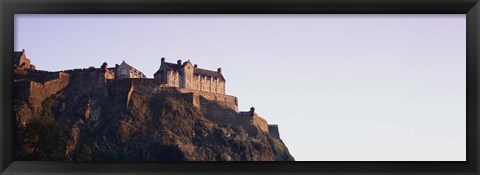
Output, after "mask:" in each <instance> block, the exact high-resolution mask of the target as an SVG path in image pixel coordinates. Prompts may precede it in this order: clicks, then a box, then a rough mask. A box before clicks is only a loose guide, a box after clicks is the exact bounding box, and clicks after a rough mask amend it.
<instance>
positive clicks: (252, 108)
mask: <svg viewBox="0 0 480 175" xmlns="http://www.w3.org/2000/svg"><path fill="white" fill-rule="evenodd" d="M250 113H251V114H252V115H253V114H255V108H254V107H253V106H252V107H251V108H250Z"/></svg>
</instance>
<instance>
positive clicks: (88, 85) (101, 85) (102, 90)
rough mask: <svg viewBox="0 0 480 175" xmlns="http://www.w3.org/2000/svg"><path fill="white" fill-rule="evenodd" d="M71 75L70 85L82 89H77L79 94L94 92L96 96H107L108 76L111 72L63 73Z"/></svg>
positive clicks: (92, 70) (71, 71) (99, 70)
mask: <svg viewBox="0 0 480 175" xmlns="http://www.w3.org/2000/svg"><path fill="white" fill-rule="evenodd" d="M62 72H63V73H67V74H70V83H71V84H72V86H74V87H81V88H78V89H76V91H77V92H78V93H79V94H84V93H91V92H94V94H95V95H102V96H106V95H107V86H106V85H107V80H108V79H107V77H106V76H107V75H108V74H109V72H110V71H104V70H101V69H96V68H90V69H73V70H67V71H62Z"/></svg>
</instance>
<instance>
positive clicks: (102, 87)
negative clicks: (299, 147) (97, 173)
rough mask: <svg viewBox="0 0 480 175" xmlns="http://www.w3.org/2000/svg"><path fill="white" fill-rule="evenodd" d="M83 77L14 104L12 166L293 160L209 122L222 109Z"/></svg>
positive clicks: (271, 145)
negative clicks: (43, 162) (30, 162)
mask: <svg viewBox="0 0 480 175" xmlns="http://www.w3.org/2000/svg"><path fill="white" fill-rule="evenodd" d="M82 79H84V78H82V77H81V76H71V77H70V84H69V85H68V86H67V87H65V88H64V89H63V90H61V91H59V92H58V93H56V94H54V95H52V96H50V97H48V98H46V99H45V100H43V101H41V102H38V100H37V101H34V100H28V99H27V100H16V101H15V114H16V119H17V132H16V145H15V147H16V154H15V155H16V160H70V161H293V160H294V158H293V157H292V156H291V155H290V153H289V151H288V149H287V147H286V146H285V144H284V143H283V142H282V140H280V139H279V138H275V137H271V136H270V135H269V134H268V133H266V132H263V131H261V130H257V131H253V132H252V131H249V130H250V129H249V130H246V129H245V128H243V127H242V126H240V125H228V124H225V123H216V122H214V121H212V120H209V119H208V118H209V117H208V115H211V114H212V113H218V112H219V110H229V109H223V108H221V107H219V106H215V105H208V106H206V107H202V109H199V108H196V107H194V106H193V105H192V104H191V103H189V102H188V99H186V98H185V96H184V95H183V94H182V93H168V94H165V93H158V92H142V91H137V90H135V89H132V88H131V86H129V84H128V83H129V82H128V81H116V80H111V81H112V83H109V82H106V81H103V82H102V80H91V82H85V81H80V80H82ZM30 95H31V96H32V97H34V96H35V94H30ZM29 99H34V98H29ZM202 100H205V99H202ZM211 103H212V104H215V103H214V102H211ZM224 113H228V111H224Z"/></svg>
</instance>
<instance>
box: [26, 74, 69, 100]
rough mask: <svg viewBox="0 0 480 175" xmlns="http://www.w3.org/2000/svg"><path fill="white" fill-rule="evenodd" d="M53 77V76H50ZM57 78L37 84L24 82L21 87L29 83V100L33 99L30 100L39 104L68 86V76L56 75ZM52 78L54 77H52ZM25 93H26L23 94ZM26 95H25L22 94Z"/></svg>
mask: <svg viewBox="0 0 480 175" xmlns="http://www.w3.org/2000/svg"><path fill="white" fill-rule="evenodd" d="M51 75H55V74H51ZM56 75H57V78H56V79H53V78H50V79H51V80H49V81H45V82H43V83H37V82H35V81H28V82H27V81H26V82H24V83H23V84H22V85H23V86H24V85H25V83H29V84H30V85H29V87H30V88H29V90H28V91H29V92H28V96H29V98H33V99H32V100H38V101H39V102H41V101H43V100H45V99H46V98H48V97H50V96H51V95H53V94H56V93H57V92H59V91H60V90H62V89H63V88H65V87H66V86H67V85H68V84H69V81H70V80H69V78H70V76H69V75H68V74H65V73H56ZM52 77H54V76H52ZM23 93H26V92H23ZM23 95H26V94H23Z"/></svg>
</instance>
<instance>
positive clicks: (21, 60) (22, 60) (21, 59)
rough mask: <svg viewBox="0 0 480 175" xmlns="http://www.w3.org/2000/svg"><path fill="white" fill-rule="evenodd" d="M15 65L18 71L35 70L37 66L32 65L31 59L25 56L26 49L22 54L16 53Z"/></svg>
mask: <svg viewBox="0 0 480 175" xmlns="http://www.w3.org/2000/svg"><path fill="white" fill-rule="evenodd" d="M13 54H14V59H13V64H14V67H15V68H16V69H35V66H34V65H32V64H30V59H28V58H27V55H26V54H25V49H23V50H22V51H21V52H14V53H13Z"/></svg>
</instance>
